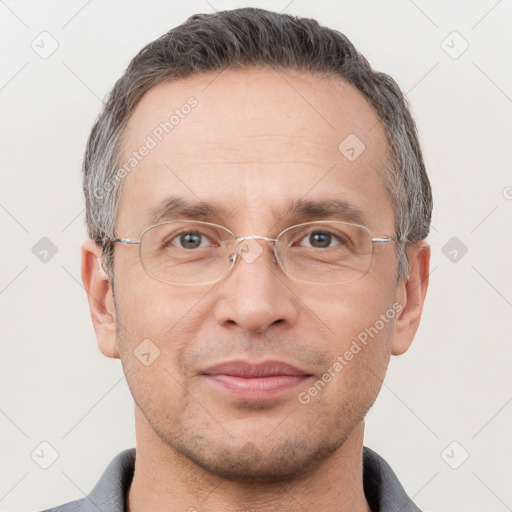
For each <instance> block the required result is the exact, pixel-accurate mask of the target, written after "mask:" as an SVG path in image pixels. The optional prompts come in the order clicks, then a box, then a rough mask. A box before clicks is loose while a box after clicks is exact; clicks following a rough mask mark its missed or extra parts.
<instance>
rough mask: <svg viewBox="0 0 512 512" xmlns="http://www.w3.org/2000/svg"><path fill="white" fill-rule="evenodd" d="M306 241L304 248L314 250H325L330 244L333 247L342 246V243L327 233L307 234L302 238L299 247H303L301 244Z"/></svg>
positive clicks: (315, 232)
mask: <svg viewBox="0 0 512 512" xmlns="http://www.w3.org/2000/svg"><path fill="white" fill-rule="evenodd" d="M304 241H306V247H313V248H314V249H325V248H329V247H332V245H331V243H332V244H333V245H335V243H336V242H337V245H340V244H341V245H343V244H344V241H343V240H342V239H341V238H340V237H338V236H336V235H334V234H332V233H330V232H329V231H318V230H317V231H312V232H311V233H308V234H307V235H306V236H305V237H304V238H302V240H301V243H300V244H299V245H303V244H302V242H304Z"/></svg>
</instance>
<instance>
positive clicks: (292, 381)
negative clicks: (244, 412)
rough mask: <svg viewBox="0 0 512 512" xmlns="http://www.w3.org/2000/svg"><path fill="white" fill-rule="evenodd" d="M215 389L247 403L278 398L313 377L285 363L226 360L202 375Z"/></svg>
mask: <svg viewBox="0 0 512 512" xmlns="http://www.w3.org/2000/svg"><path fill="white" fill-rule="evenodd" d="M201 375H202V376H204V377H205V378H206V380H207V382H208V383H209V384H210V385H211V386H213V387H214V388H215V389H216V390H219V391H221V392H223V393H227V394H228V395H231V396H232V397H235V398H238V399H241V400H245V401H261V400H268V399H270V398H275V397H277V396H279V395H281V394H284V393H286V392H289V391H291V390H292V389H293V388H295V387H297V386H299V385H300V384H302V383H304V382H305V381H306V380H307V379H309V378H310V377H311V376H312V375H311V374H308V373H307V372H305V371H303V370H301V369H299V368H297V367H295V366H292V365H290V364H288V363H284V362H282V361H265V362H262V363H258V364H251V363H248V362H246V361H241V360H236V361H227V362H224V363H221V364H218V365H215V366H212V367H211V368H208V369H206V370H204V371H203V372H201Z"/></svg>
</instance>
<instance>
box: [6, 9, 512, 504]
mask: <svg viewBox="0 0 512 512" xmlns="http://www.w3.org/2000/svg"><path fill="white" fill-rule="evenodd" d="M185 4H186V5H185ZM249 5H254V6H260V7H266V8H270V9H273V10H277V11H281V10H285V12H288V13H291V14H297V15H303V16H309V17H314V18H317V19H318V20H319V21H321V22H322V23H324V24H327V25H329V26H330V27H333V28H336V29H338V30H340V31H342V32H344V33H345V34H347V36H348V37H349V38H350V39H351V40H352V41H353V42H354V44H355V45H356V46H357V47H358V49H359V50H360V51H362V52H363V53H364V54H365V55H366V57H367V58H368V59H369V60H370V62H371V63H372V64H373V66H374V67H375V68H377V69H380V70H383V71H385V72H387V73H389V74H391V75H392V76H393V77H394V78H395V79H396V80H397V81H398V83H399V84H400V85H401V87H402V88H403V90H404V91H406V92H407V96H408V98H409V100H410V102H411V104H412V108H413V112H414V115H415V117H416V120H417V123H418V126H419V131H420V136H421V139H422V143H423V148H424V155H425V159H426V161H427V164H428V168H429V172H430V177H431V181H432V185H433V188H434V198H435V210H434V218H433V228H432V234H431V236H430V242H431V244H432V249H433V257H432V275H431V285H430V290H429V293H428V296H427V302H426V306H425V311H424V316H423V320H422V324H421V327H420V330H419V332H418V335H417V337H416V340H415V342H414V344H413V345H412V348H411V349H410V351H409V352H408V353H407V354H406V355H404V356H401V357H398V358H393V359H392V361H391V364H390V368H389V372H388V375H387V380H386V382H385V385H384V386H383V389H382V392H381V395H380V397H379V399H378V400H377V403H376V405H375V407H374V408H373V410H372V411H371V412H370V414H369V416H368V421H367V431H366V441H365V442H366V444H367V445H368V446H370V447H372V448H374V449H375V450H377V451H378V452H379V453H380V454H382V455H383V456H384V457H385V458H386V459H387V460H388V461H389V463H390V464H391V465H392V467H393V468H394V470H395V471H396V473H397V474H398V476H399V478H400V479H401V481H402V483H403V485H404V486H405V488H406V489H407V491H408V492H409V494H410V495H411V496H414V497H415V501H416V502H417V503H418V505H419V506H420V507H421V508H424V509H426V510H431V511H439V512H453V511H455V510H457V511H459V510H465V511H469V512H471V511H473V512H476V511H482V510H485V511H486V512H493V511H495V512H501V511H505V510H512V487H511V486H510V475H511V473H510V467H511V466H510V460H512V441H511V437H512V436H511V435H510V433H511V425H512V422H511V420H512V404H511V400H512V386H511V377H510V368H511V355H512V342H511V333H512V279H511V276H512V268H511V262H512V243H511V241H510V240H511V226H512V172H511V164H510V162H511V156H512V155H511V145H512V144H511V138H510V137H511V133H512V130H511V128H512V126H511V125H512V99H511V97H512V77H511V69H510V55H511V54H512V31H511V30H510V21H511V19H512V2H511V1H510V0H501V1H496V0H482V1H472V2H468V1H463V0H458V1H450V2H432V1H430V2H429V1H426V0H415V1H414V2H413V1H412V0H393V1H357V2H356V1H355V0H352V1H337V2H327V1H314V2H313V1H310V2H306V1H301V0H295V1H292V2H290V3H289V4H287V0H282V1H272V2H270V1H267V2H264V1H259V2H246V1H224V0H211V2H206V1H203V0H196V1H189V2H170V1H167V2H164V1H156V0H153V1H144V2H142V1H138V2H134V1H130V2H129V1H125V2H115V1H113V0H89V1H86V0H79V1H77V0H73V1H67V2H63V1H60V2H56V1H46V2H36V1H27V2H21V1H15V0H2V1H0V33H1V39H2V47H1V48H2V50H1V60H0V104H1V134H0V135H1V136H0V144H1V152H0V155H1V173H2V177H1V187H0V225H1V233H2V238H1V241H0V243H1V256H2V265H1V271H0V325H1V333H2V338H1V343H2V345H1V346H2V351H1V358H0V371H1V391H0V428H1V436H0V450H1V454H0V460H1V461H2V462H1V470H0V478H1V481H0V508H1V510H3V511H8V510H9V511H29V510H37V509H41V508H46V507H48V506H51V505H57V504H60V503H62V502H65V501H69V500H72V499H76V498H81V497H83V495H84V493H87V492H89V491H90V490H91V488H92V487H93V485H94V484H95V482H96V481H97V479H98V477H99V476H100V474H101V472H102V471H103V469H104V468H105V467H106V465H107V464H108V462H109V461H110V460H111V459H112V457H113V456H114V455H115V454H117V453H118V452H119V451H121V450H123V449H125V448H128V447H132V446H134V443H135V436H134V426H133V404H132V400H131V396H130V394H129V391H128V388H127V385H126V382H125V380H124V377H123V373H122V370H121V365H120V363H119V361H117V360H109V359H107V358H105V357H103V356H102V355H101V354H100V353H99V351H98V350H97V348H96V341H95V336H94V331H93V328H92V324H91V321H90V316H89V310H88V306H87V301H86V294H85V292H84V290H83V288H82V284H81V279H80V259H79V248H80V243H81V241H82V240H83V239H84V237H85V236H86V235H85V230H84V227H83V216H84V206H83V199H82V193H81V181H80V165H81V159H82V155H83V150H84V146H85V141H86V138H87V136H88V133H89V130H90V128H91V126H92V123H93V121H94V120H95V118H96V116H97V115H98V113H99V110H100V107H101V98H103V97H104V95H105V94H106V93H107V92H108V91H109V90H110V89H111V87H112V86H113V84H114V82H115V80H116V79H117V78H118V77H119V76H120V74H121V73H122V71H123V70H124V69H125V67H126V65H127V64H128V62H129V60H130V59H131V57H132V56H133V55H134V54H135V53H136V52H137V51H138V50H139V49H140V48H141V47H142V46H143V45H145V44H146V43H148V42H149V41H151V40H152V39H154V38H156V37H157V36H160V35H161V34H163V33H164V32H166V31H167V30H169V29H170V28H171V27H173V26H175V25H177V24H179V23H181V22H182V21H184V20H185V19H186V17H188V16H189V15H191V14H193V13H195V12H212V11H213V9H214V8H216V9H218V10H220V9H225V8H234V7H240V6H249ZM43 31H47V32H48V33H49V34H51V37H52V38H54V39H55V40H56V41H57V42H58V45H59V46H58V48H57V50H56V51H55V52H54V53H53V54H52V55H51V56H49V57H48V58H46V59H43V58H41V57H40V56H39V54H38V53H37V52H36V51H35V50H34V49H33V48H32V47H31V44H32V42H33V41H34V43H33V46H34V47H35V48H37V51H39V53H42V52H44V51H49V49H51V44H52V43H51V40H50V39H49V38H48V36H46V35H43V36H41V35H40V34H41V32H43ZM454 31H456V32H458V34H460V37H459V36H458V35H457V34H453V32H454ZM43 38H46V39H43ZM462 38H463V39H462ZM443 41H444V42H443ZM465 41H467V44H469V47H468V49H467V50H466V51H465V52H464V53H462V54H461V55H460V56H459V55H458V54H459V53H460V52H461V51H462V50H463V49H464V46H465V44H466V43H465ZM45 56H46V55H45ZM454 57H457V58H454ZM42 237H48V238H49V239H50V240H51V241H52V242H53V244H55V246H56V247H57V249H58V252H57V253H56V254H55V255H54V256H53V257H51V258H49V257H48V261H47V262H46V263H44V262H42V261H40V260H39V259H38V258H37V257H36V256H35V255H34V254H33V252H32V248H33V247H34V245H35V244H36V243H37V242H38V241H39V240H40V239H41V238H42ZM453 237H457V239H458V241H457V240H456V241H455V242H453V241H452V242H450V243H452V244H453V243H455V244H456V245H455V246H451V245H448V246H446V244H447V243H449V241H450V240H451V239H452V238H453ZM457 244H458V247H457ZM461 244H464V246H466V247H467V250H468V252H467V254H465V255H462V251H461V247H462V245H461ZM443 248H444V252H443ZM453 250H457V251H458V252H457V254H455V253H453V252H451V254H450V251H453ZM445 253H446V254H445ZM455 256H457V258H456V261H452V259H453V258H454V257H455ZM43 441H46V442H48V443H50V444H51V445H52V446H53V447H54V449H55V450H56V451H57V452H58V458H57V460H56V461H55V462H54V463H53V464H52V465H51V466H50V467H49V468H48V469H42V468H41V467H40V466H39V465H38V464H37V463H36V462H35V461H34V460H33V459H32V458H31V453H32V452H33V451H34V450H36V452H35V454H36V455H37V454H39V458H38V457H37V456H36V455H34V459H36V460H38V462H39V463H40V464H41V463H44V461H45V460H46V462H47V463H48V462H50V458H49V457H51V450H50V449H49V448H48V446H45V445H43V446H42V447H41V446H40V443H41V442H43ZM454 441H455V442H456V444H451V443H452V442H454ZM447 447H448V448H447ZM466 452H467V453H468V454H469V458H468V459H467V460H466V461H465V462H464V463H463V464H462V465H460V467H458V469H452V467H450V465H452V466H458V465H459V464H460V463H461V462H462V460H463V458H464V456H465V454H466ZM505 461H507V462H506V463H505Z"/></svg>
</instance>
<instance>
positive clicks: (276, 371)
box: [203, 361, 307, 379]
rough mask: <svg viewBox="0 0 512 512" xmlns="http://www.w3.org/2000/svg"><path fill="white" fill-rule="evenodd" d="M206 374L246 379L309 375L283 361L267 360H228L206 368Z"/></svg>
mask: <svg viewBox="0 0 512 512" xmlns="http://www.w3.org/2000/svg"><path fill="white" fill-rule="evenodd" d="M203 373H204V374H206V375H231V376H233V377H243V378H246V379H252V378H259V377H271V376H273V375H307V373H306V372H304V371H302V370H300V369H299V368H296V367H295V366H292V365H291V364H287V363H284V362H281V361H265V362H262V363H258V364H251V363H247V362H245V361H228V362H225V363H220V364H217V365H215V366H212V367H211V368H208V369H206V370H205V371H204V372H203Z"/></svg>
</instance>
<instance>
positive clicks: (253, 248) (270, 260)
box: [215, 237, 298, 333]
mask: <svg viewBox="0 0 512 512" xmlns="http://www.w3.org/2000/svg"><path fill="white" fill-rule="evenodd" d="M261 238H262V240H258V239H256V238H253V237H246V239H244V240H242V241H241V242H240V243H239V245H238V248H237V261H236V264H235V267H234V268H233V269H232V271H231V273H230V274H229V275H228V276H227V277H226V278H225V279H224V280H223V281H222V282H221V283H220V286H219V292H220V299H219V301H218V302H217V305H216V314H215V317H216V319H217V321H218V322H219V323H220V324H221V325H223V326H224V327H229V326H231V327H232V326H235V325H236V326H238V327H240V328H241V329H243V330H245V331H247V332H251V333H263V332H265V330H267V329H269V328H271V327H272V326H274V325H278V324H282V325H286V326H288V327H291V326H292V325H294V324H295V323H296V321H297V316H298V310H297V306H296V304H297V300H296V297H295V295H294V294H293V293H292V291H291V290H290V289H289V283H288V279H287V276H286V275H285V274H284V273H283V272H282V270H281V268H280V267H279V265H278V263H277V262H276V261H275V260H274V257H273V256H274V246H273V244H272V243H270V242H269V240H270V239H265V238H264V237H261Z"/></svg>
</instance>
